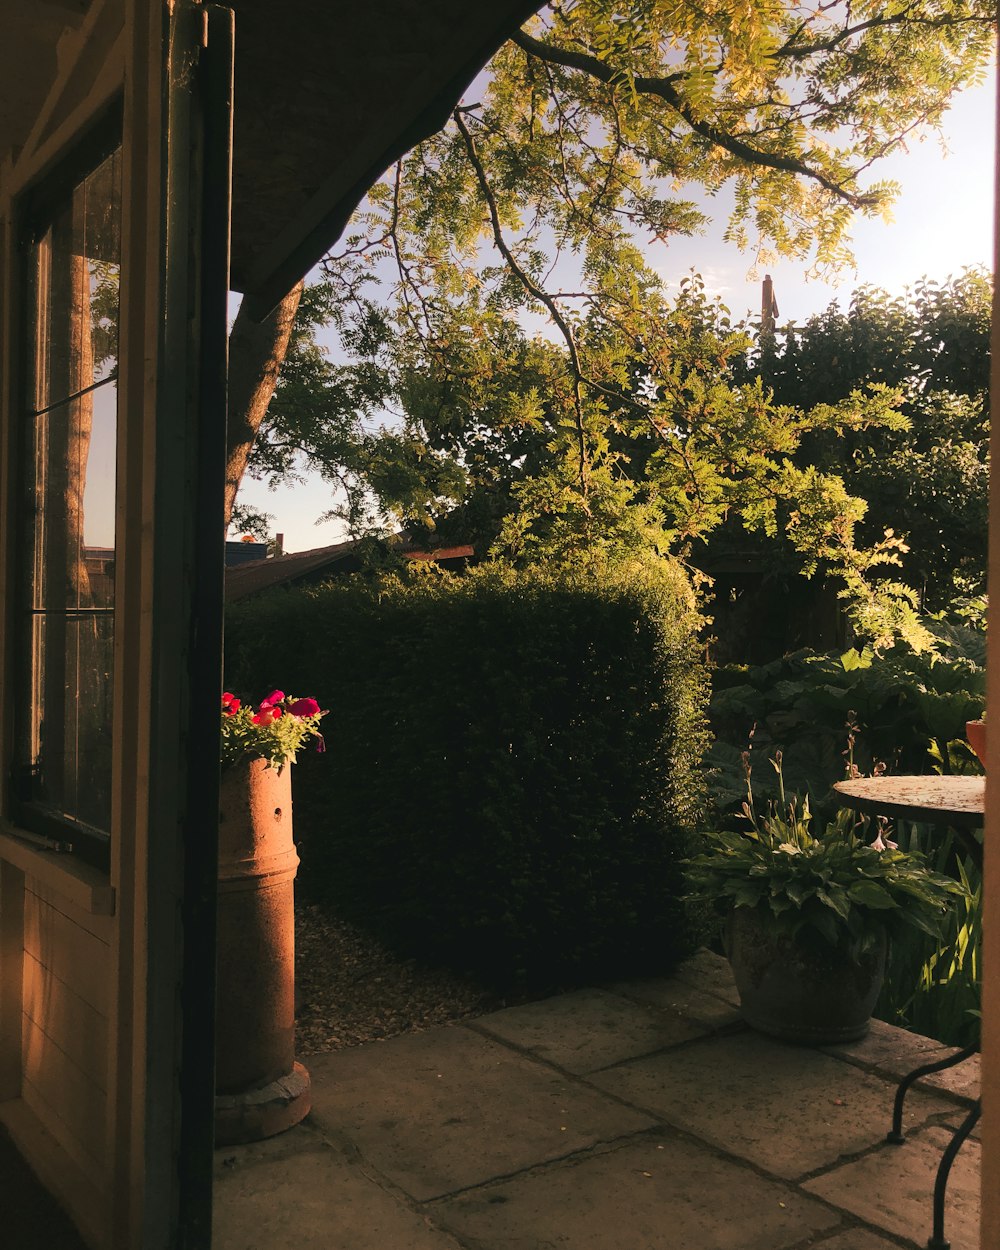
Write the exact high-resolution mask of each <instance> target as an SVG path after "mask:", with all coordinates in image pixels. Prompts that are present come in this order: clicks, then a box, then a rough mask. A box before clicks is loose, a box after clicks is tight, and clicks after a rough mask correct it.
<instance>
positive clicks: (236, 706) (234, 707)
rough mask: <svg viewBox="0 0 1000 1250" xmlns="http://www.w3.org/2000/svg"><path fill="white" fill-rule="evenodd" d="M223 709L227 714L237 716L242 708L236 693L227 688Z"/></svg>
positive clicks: (223, 697) (223, 698)
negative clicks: (231, 692)
mask: <svg viewBox="0 0 1000 1250" xmlns="http://www.w3.org/2000/svg"><path fill="white" fill-rule="evenodd" d="M222 710H223V711H224V712H225V713H226V715H227V716H235V714H236V713H237V712H238V711H239V710H240V701H239V699H237V697H236V696H235V695H234V694H230V693H229V691H228V690H227V691H226V693H225V694H224V695H223V696H222Z"/></svg>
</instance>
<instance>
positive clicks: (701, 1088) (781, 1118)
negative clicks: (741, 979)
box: [590, 1032, 954, 1179]
mask: <svg viewBox="0 0 1000 1250" xmlns="http://www.w3.org/2000/svg"><path fill="white" fill-rule="evenodd" d="M590 1081H591V1082H592V1083H593V1084H595V1085H597V1086H598V1087H599V1088H601V1089H606V1090H608V1091H609V1092H610V1093H613V1094H615V1095H617V1096H618V1097H619V1098H622V1099H624V1100H625V1101H626V1102H629V1103H631V1104H632V1105H634V1106H637V1107H643V1108H646V1109H648V1110H650V1111H653V1112H655V1113H656V1114H658V1115H660V1116H662V1117H663V1118H664V1119H665V1120H666V1121H667V1122H668V1123H670V1124H673V1125H675V1126H676V1127H678V1128H682V1129H685V1130H686V1131H687V1132H689V1133H693V1134H694V1135H695V1136H696V1137H699V1138H700V1139H701V1140H702V1141H705V1142H709V1143H711V1144H712V1145H715V1146H718V1147H719V1148H721V1149H723V1150H725V1151H727V1152H730V1153H732V1154H736V1155H739V1156H741V1157H743V1158H745V1159H747V1160H749V1161H751V1162H752V1163H754V1164H756V1165H757V1166H759V1167H761V1168H763V1169H764V1170H765V1171H767V1172H769V1173H771V1174H772V1175H774V1176H780V1177H786V1178H789V1179H791V1178H794V1177H799V1176H803V1175H805V1174H807V1173H809V1172H812V1171H814V1170H815V1169H817V1168H821V1167H830V1166H832V1165H833V1164H835V1163H837V1162H838V1160H839V1159H840V1158H841V1157H842V1156H843V1155H847V1154H854V1153H857V1152H858V1151H861V1150H865V1149H867V1148H868V1147H870V1146H874V1145H875V1144H877V1143H878V1142H879V1141H881V1140H883V1139H884V1137H885V1133H886V1130H887V1128H888V1126H889V1121H890V1117H891V1109H892V1097H891V1094H892V1090H891V1086H888V1085H887V1084H886V1082H885V1081H884V1080H882V1079H880V1078H879V1077H877V1076H872V1075H870V1074H869V1073H867V1072H863V1071H861V1070H860V1069H858V1068H854V1067H852V1066H851V1065H849V1064H846V1063H843V1062H841V1061H839V1060H837V1059H834V1058H832V1057H831V1056H829V1055H824V1054H822V1053H820V1052H819V1051H816V1050H809V1049H806V1048H804V1047H795V1046H786V1045H783V1044H781V1043H780V1042H774V1041H771V1040H770V1039H768V1038H764V1037H761V1036H759V1035H758V1034H755V1033H749V1032H748V1033H740V1034H736V1035H734V1036H732V1037H724V1038H711V1039H708V1040H705V1041H700V1042H696V1043H694V1044H692V1045H690V1046H687V1047H684V1048H683V1049H681V1050H677V1051H671V1052H669V1053H666V1054H663V1055H655V1056H652V1057H651V1058H647V1059H637V1060H633V1061H631V1062H629V1063H625V1064H622V1065H620V1066H619V1067H617V1068H611V1069H608V1070H607V1071H604V1072H599V1073H596V1074H595V1075H593V1076H592V1077H590ZM953 1110H954V1105H953V1104H951V1103H947V1102H944V1101H943V1100H941V1099H940V1098H937V1097H934V1096H932V1095H930V1094H927V1093H923V1092H917V1091H913V1092H912V1093H911V1094H910V1096H909V1097H908V1098H907V1101H906V1114H905V1118H904V1128H909V1127H913V1126H914V1125H915V1124H919V1123H922V1122H923V1121H924V1120H926V1118H927V1117H928V1116H929V1115H931V1114H934V1113H937V1112H942V1113H948V1112H951V1111H953Z"/></svg>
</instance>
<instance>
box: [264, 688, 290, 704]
mask: <svg viewBox="0 0 1000 1250" xmlns="http://www.w3.org/2000/svg"><path fill="white" fill-rule="evenodd" d="M284 697H285V692H284V691H283V690H272V691H271V693H270V694H269V695H268V696H267V698H266V699H263V700H262V701H261V707H271V706H272V705H273V704H275V703H281V701H282V700H283V699H284Z"/></svg>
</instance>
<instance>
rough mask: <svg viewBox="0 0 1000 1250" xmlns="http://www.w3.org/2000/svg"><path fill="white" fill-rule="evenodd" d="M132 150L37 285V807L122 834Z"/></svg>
mask: <svg viewBox="0 0 1000 1250" xmlns="http://www.w3.org/2000/svg"><path fill="white" fill-rule="evenodd" d="M120 165H121V162H120V152H116V153H115V154H114V155H112V156H110V157H109V158H108V159H106V160H105V161H104V162H103V163H102V164H101V165H100V166H99V167H98V168H97V169H95V170H94V171H93V172H92V173H91V174H89V175H88V176H87V177H85V178H83V179H82V180H81V181H80V182H78V183H77V184H76V186H75V187H73V189H72V191H71V192H70V193H69V194H67V195H66V197H65V198H64V200H63V201H62V202H61V203H59V204H58V205H57V206H56V207H55V209H54V211H52V212H51V213H50V214H49V216H48V218H47V220H46V222H44V223H42V224H41V225H40V228H39V229H38V231H37V233H36V235H35V237H34V240H33V243H32V247H31V254H30V260H29V277H30V292H31V302H30V308H31V316H32V328H33V335H32V339H33V343H32V346H33V351H32V357H33V368H32V373H31V379H30V386H29V389H28V407H29V411H28V412H27V414H26V420H27V421H28V423H29V427H30V436H29V438H30V463H29V465H28V466H27V467H28V468H29V472H30V476H31V479H32V480H31V481H30V483H29V490H30V497H29V499H28V501H27V502H28V513H29V517H28V521H29V527H30V532H31V542H30V550H31V563H30V567H29V568H28V569H27V570H26V572H27V578H26V583H27V584H26V587H25V589H26V600H27V602H26V607H27V609H28V613H29V615H30V618H31V621H30V630H29V634H30V651H31V657H30V658H31V717H30V725H29V726H26V729H27V735H26V736H27V738H28V741H27V742H25V743H24V746H25V748H26V753H27V754H28V756H29V761H30V762H29V769H30V773H31V779H32V780H31V787H30V795H29V797H30V800H31V801H32V802H33V803H34V804H37V805H38V806H40V807H41V808H42V809H45V810H47V811H48V812H49V813H50V814H53V815H56V816H58V817H61V818H62V817H68V818H70V819H71V820H73V821H76V822H80V823H83V824H84V825H87V826H91V827H95V828H96V829H98V830H102V831H107V830H109V829H110V823H111V753H110V743H111V718H112V671H113V649H114V568H115V524H114V514H115V446H116V440H117V372H118V287H119V252H120V230H119V227H120V218H121V211H120V180H121V168H120Z"/></svg>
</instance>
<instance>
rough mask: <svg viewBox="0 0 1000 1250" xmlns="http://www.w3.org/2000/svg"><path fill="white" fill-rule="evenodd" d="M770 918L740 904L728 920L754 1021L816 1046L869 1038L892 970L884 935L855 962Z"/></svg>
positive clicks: (774, 1033)
mask: <svg viewBox="0 0 1000 1250" xmlns="http://www.w3.org/2000/svg"><path fill="white" fill-rule="evenodd" d="M768 919H769V918H768V916H767V915H764V914H762V913H761V912H760V911H758V910H756V909H751V908H748V907H738V908H737V909H736V910H735V911H734V912H733V913H732V915H731V916H730V919H729V923H728V926H727V932H726V944H727V948H728V949H727V954H728V956H729V962H730V964H731V965H732V969H733V976H734V977H735V978H736V986H737V989H738V990H739V992H740V1010H741V1012H742V1015H743V1018H744V1019H745V1020H746V1022H747V1024H749V1025H750V1026H751V1028H754V1029H756V1030H757V1031H758V1032H760V1033H766V1034H767V1035H768V1036H769V1037H777V1038H780V1039H781V1040H782V1041H786V1042H798V1043H800V1044H804V1045H809V1046H821V1045H831V1044H833V1043H837V1042H851V1041H854V1040H856V1039H857V1038H859V1037H864V1035H865V1034H866V1033H867V1032H868V1028H869V1025H870V1023H871V1014H872V1010H873V1008H874V1007H875V1000H876V999H877V998H878V995H879V990H880V989H881V988H882V980H883V978H884V976H885V960H886V951H887V948H888V942H887V940H886V937H885V934H884V933H883V934H882V937H881V941H880V942H879V943H878V945H877V946H876V947H875V949H874V950H872V951H870V952H869V953H868V954H867V955H864V956H862V957H861V959H860V961H859V962H855V961H854V960H852V959H851V958H850V956H849V955H848V954H847V952H846V951H844V950H842V949H841V948H839V947H834V946H830V945H828V944H827V943H825V942H823V941H822V940H816V941H812V940H809V941H808V943H807V942H806V941H800V940H798V939H790V938H788V937H786V936H784V935H781V934H777V933H775V931H774V929H773V927H772V926H771V925H770V924H769V922H768Z"/></svg>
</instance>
